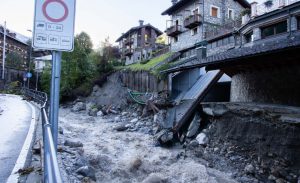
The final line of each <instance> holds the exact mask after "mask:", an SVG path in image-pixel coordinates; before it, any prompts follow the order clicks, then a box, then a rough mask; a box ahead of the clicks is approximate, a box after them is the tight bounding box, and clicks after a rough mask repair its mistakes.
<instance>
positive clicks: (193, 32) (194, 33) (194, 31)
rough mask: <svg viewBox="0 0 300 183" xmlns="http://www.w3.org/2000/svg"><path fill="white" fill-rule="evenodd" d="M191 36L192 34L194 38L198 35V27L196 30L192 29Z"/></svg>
mask: <svg viewBox="0 0 300 183" xmlns="http://www.w3.org/2000/svg"><path fill="white" fill-rule="evenodd" d="M191 34H192V36H194V35H196V34H198V28H197V27H196V28H194V29H192V30H191Z"/></svg>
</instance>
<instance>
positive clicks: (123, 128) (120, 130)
mask: <svg viewBox="0 0 300 183" xmlns="http://www.w3.org/2000/svg"><path fill="white" fill-rule="evenodd" d="M128 128H129V126H128V125H127V124H121V125H118V126H116V127H114V130H116V131H118V132H122V131H125V130H127V129H128Z"/></svg>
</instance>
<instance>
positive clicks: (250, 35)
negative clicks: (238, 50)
mask: <svg viewBox="0 0 300 183" xmlns="http://www.w3.org/2000/svg"><path fill="white" fill-rule="evenodd" d="M244 37H245V42H246V43H250V42H252V41H253V32H249V33H247V34H245V35H244Z"/></svg>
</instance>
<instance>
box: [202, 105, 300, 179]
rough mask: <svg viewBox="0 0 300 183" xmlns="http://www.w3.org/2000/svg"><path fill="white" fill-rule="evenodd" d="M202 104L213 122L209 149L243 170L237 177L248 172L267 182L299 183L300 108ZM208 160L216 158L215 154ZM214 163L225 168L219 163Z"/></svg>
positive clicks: (211, 122) (209, 119)
mask: <svg viewBox="0 0 300 183" xmlns="http://www.w3.org/2000/svg"><path fill="white" fill-rule="evenodd" d="M202 107H203V111H204V113H205V115H206V116H207V118H208V119H207V120H208V121H209V128H208V130H207V135H208V137H209V143H208V147H207V150H209V151H210V152H211V153H212V154H216V155H218V156H221V157H224V158H223V159H224V160H228V161H227V162H229V164H230V165H232V166H233V167H235V169H241V170H243V171H240V172H237V173H236V177H240V176H241V173H246V174H248V175H250V176H251V177H254V178H256V179H258V180H261V181H264V182H268V181H269V182H275V181H276V182H295V183H296V182H297V180H298V177H299V175H300V109H299V108H296V107H287V106H277V105H263V104H247V103H241V104H238V103H206V104H202ZM208 159H210V160H211V161H213V160H214V158H213V156H211V158H208ZM214 166H215V167H219V169H224V167H223V168H222V165H221V164H218V162H214ZM225 168H226V167H225Z"/></svg>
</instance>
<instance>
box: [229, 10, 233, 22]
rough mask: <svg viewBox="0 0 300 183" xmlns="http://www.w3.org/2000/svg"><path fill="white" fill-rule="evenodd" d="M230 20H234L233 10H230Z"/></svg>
mask: <svg viewBox="0 0 300 183" xmlns="http://www.w3.org/2000/svg"><path fill="white" fill-rule="evenodd" d="M228 19H231V20H234V11H233V9H228Z"/></svg>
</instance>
